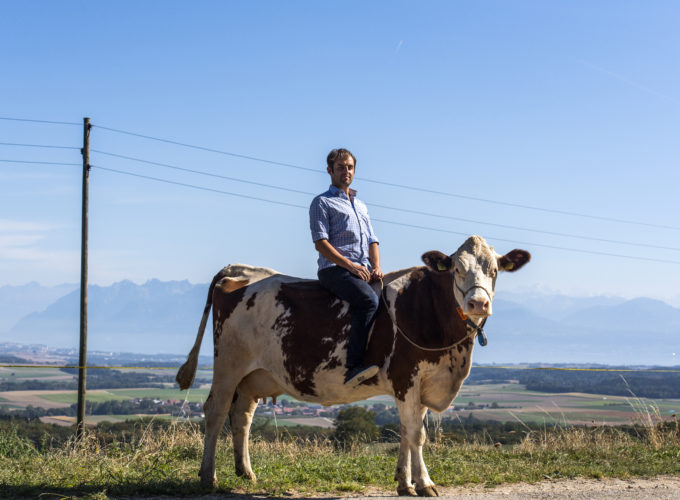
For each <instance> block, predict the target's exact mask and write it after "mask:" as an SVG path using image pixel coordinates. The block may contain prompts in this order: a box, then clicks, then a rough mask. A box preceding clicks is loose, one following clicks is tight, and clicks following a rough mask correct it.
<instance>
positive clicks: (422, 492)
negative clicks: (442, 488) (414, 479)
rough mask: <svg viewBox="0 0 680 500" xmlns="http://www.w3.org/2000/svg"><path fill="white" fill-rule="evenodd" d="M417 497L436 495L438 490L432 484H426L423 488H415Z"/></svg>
mask: <svg viewBox="0 0 680 500" xmlns="http://www.w3.org/2000/svg"><path fill="white" fill-rule="evenodd" d="M416 493H418V496H419V497H438V496H439V492H438V491H437V488H435V487H434V486H426V487H425V488H418V489H416Z"/></svg>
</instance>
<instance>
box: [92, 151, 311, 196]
mask: <svg viewBox="0 0 680 500" xmlns="http://www.w3.org/2000/svg"><path fill="white" fill-rule="evenodd" d="M91 151H92V152H93V153H99V154H102V155H107V156H113V157H115V158H122V159H124V160H131V161H136V162H139V163H146V164H148V165H155V166H157V167H164V168H171V169H173V170H179V171H182V172H189V173H192V174H200V175H205V176H208V177H215V178H217V179H225V180H228V181H234V182H242V183H244V184H252V185H254V186H262V187H267V188H271V189H278V190H280V191H288V192H291V193H298V194H304V195H308V196H315V193H310V192H308V191H301V190H299V189H291V188H285V187H282V186H273V185H271V184H265V183H263V182H255V181H247V180H245V179H239V178H237V177H229V176H226V175H221V174H213V173H211V172H205V171H201V170H194V169H191V168H185V167H178V166H176V165H170V164H168V163H160V162H156V161H150V160H143V159H141V158H135V157H132V156H125V155H119V154H116V153H108V152H106V151H100V150H98V149H92V150H91Z"/></svg>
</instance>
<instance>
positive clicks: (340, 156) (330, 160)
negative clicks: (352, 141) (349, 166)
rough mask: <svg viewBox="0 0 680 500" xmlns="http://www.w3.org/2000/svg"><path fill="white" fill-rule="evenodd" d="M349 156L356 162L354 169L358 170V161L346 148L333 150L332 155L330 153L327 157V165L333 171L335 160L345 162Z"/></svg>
mask: <svg viewBox="0 0 680 500" xmlns="http://www.w3.org/2000/svg"><path fill="white" fill-rule="evenodd" d="M348 156H351V157H352V159H353V160H354V168H356V166H357V159H356V158H355V157H354V155H353V154H352V152H351V151H350V150H349V149H345V148H338V149H333V150H332V151H331V152H330V153H328V156H327V157H326V164H327V165H328V167H329V168H330V169H331V171H332V170H333V164H334V163H335V160H344V159H345V158H347V157H348Z"/></svg>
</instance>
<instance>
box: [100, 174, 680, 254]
mask: <svg viewBox="0 0 680 500" xmlns="http://www.w3.org/2000/svg"><path fill="white" fill-rule="evenodd" d="M92 167H93V168H97V169H100V170H105V171H108V172H114V173H117V174H123V175H129V176H132V177H139V178H142V179H147V180H151V181H157V182H163V183H166V184H172V185H175V186H182V187H188V188H192V189H199V190H201V191H209V192H213V193H218V194H224V195H228V196H235V197H238V198H246V199H249V200H256V201H263V202H265V203H271V204H274V205H283V206H287V207H294V208H302V209H304V210H307V209H308V207H307V206H304V205H296V204H294V203H287V202H284V201H277V200H271V199H268V198H260V197H257V196H249V195H244V194H240V193H232V192H229V191H222V190H220V189H213V188H207V187H203V186H196V185H194V184H187V183H184V182H176V181H170V180H167V179H161V178H159V177H152V176H148V175H142V174H136V173H133V172H126V171H124V170H117V169H113V168H107V167H101V166H98V165H92ZM372 220H374V221H376V222H383V223H386V224H392V225H396V226H402V227H410V228H415V229H421V230H426V231H436V232H440V233H449V234H457V235H463V236H468V234H467V233H463V232H460V231H451V230H448V229H440V228H435V227H428V226H421V225H416V224H406V223H403V222H396V221H391V220H386V219H372ZM487 239H490V240H496V241H504V242H511V243H518V244H520V245H529V246H537V247H543V248H551V249H554V250H564V251H568V252H578V253H586V254H593V255H601V256H607V257H621V258H624V259H632V260H642V261H648V262H661V263H665V264H678V265H680V261H674V260H664V259H652V258H648V257H636V256H633V255H623V254H615V253H609V252H598V251H594V250H584V249H580V248H570V247H560V246H554V245H544V244H542V243H529V242H525V241H519V240H511V239H506V238H496V237H493V236H488V237H487Z"/></svg>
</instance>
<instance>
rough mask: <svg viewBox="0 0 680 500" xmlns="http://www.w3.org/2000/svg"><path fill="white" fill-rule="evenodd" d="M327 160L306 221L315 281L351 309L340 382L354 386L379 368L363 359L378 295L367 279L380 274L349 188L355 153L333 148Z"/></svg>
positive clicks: (363, 213) (363, 211)
mask: <svg viewBox="0 0 680 500" xmlns="http://www.w3.org/2000/svg"><path fill="white" fill-rule="evenodd" d="M326 164H327V167H326V169H327V171H328V173H329V174H330V176H331V185H330V187H329V188H328V191H326V192H325V193H322V194H320V195H319V196H317V197H316V198H314V200H312V204H311V205H310V207H309V226H310V229H311V231H312V240H313V241H314V246H315V247H316V249H317V251H318V252H319V260H318V264H319V271H318V274H317V276H318V277H319V282H320V283H321V285H322V286H323V287H324V288H326V289H327V290H329V291H331V292H332V293H333V294H335V295H336V296H338V297H340V298H341V299H342V300H345V301H347V302H349V304H350V306H351V308H352V323H351V327H350V334H349V346H348V352H347V362H346V365H345V368H347V372H346V374H345V384H348V385H357V384H360V383H361V382H363V381H365V380H367V379H369V378H370V377H372V376H374V375H375V374H376V373H378V367H377V366H376V365H369V366H366V365H365V364H364V354H365V353H366V342H367V340H368V333H369V331H370V329H371V326H372V325H373V321H374V319H375V313H376V311H377V310H378V296H377V295H376V293H375V291H373V289H372V288H371V286H370V285H369V282H370V281H373V280H380V279H382V278H383V273H382V271H381V270H380V250H379V249H378V244H379V242H378V238H377V237H376V236H375V233H374V232H373V227H372V226H371V220H370V218H369V216H368V209H367V208H366V205H364V204H363V203H362V202H361V201H359V199H358V198H357V192H356V191H355V190H354V189H350V187H349V186H350V184H352V180H353V179H354V172H355V169H356V158H355V157H354V155H353V154H352V153H351V152H350V151H348V150H347V149H342V148H341V149H333V150H332V151H331V152H330V153H328V157H327V158H326Z"/></svg>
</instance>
